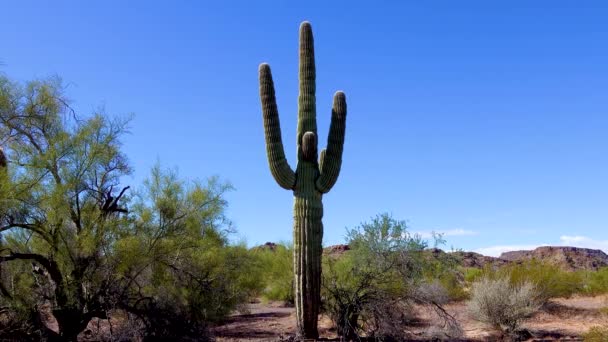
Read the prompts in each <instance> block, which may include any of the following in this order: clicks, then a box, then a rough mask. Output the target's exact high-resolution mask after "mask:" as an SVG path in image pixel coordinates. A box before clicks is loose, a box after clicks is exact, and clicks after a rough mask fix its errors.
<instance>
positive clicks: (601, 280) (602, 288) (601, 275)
mask: <svg viewBox="0 0 608 342" xmlns="http://www.w3.org/2000/svg"><path fill="white" fill-rule="evenodd" d="M579 274H580V277H581V278H582V282H583V285H582V291H581V292H582V293H583V294H587V295H592V296H597V295H601V294H606V293H608V267H602V268H600V269H599V270H597V271H582V272H579Z"/></svg>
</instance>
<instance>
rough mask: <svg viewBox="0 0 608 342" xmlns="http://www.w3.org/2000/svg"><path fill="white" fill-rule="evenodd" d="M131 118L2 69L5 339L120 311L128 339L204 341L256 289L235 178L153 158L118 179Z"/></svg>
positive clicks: (0, 288) (64, 334)
mask: <svg viewBox="0 0 608 342" xmlns="http://www.w3.org/2000/svg"><path fill="white" fill-rule="evenodd" d="M128 122H129V121H128V120H125V119H113V118H110V117H109V116H108V115H106V114H104V113H95V114H93V115H91V116H88V117H81V116H79V115H77V114H76V113H74V111H72V110H71V108H70V107H69V106H68V101H67V100H66V98H65V96H64V94H63V87H62V85H61V82H60V81H59V80H57V79H48V80H41V81H33V82H28V83H27V84H26V85H25V86H20V85H19V84H16V83H13V82H11V81H10V80H8V79H7V78H6V77H0V137H2V141H1V144H2V146H3V147H4V151H3V153H2V154H3V159H4V158H6V160H8V162H7V163H4V162H3V166H2V168H1V170H0V173H1V174H2V177H1V179H0V191H1V193H0V232H2V237H1V240H0V267H1V276H0V293H1V296H0V305H1V306H2V313H1V314H2V316H3V317H2V320H1V321H0V324H1V326H0V332H1V333H2V334H3V337H7V338H18V339H20V340H28V339H29V340H42V339H45V338H52V339H53V340H63V341H74V340H76V339H77V336H78V334H79V333H80V332H82V331H83V330H84V329H85V328H86V326H87V324H88V323H89V322H90V321H91V320H92V319H94V318H100V319H106V318H108V316H109V315H110V313H111V312H113V311H116V310H121V311H123V312H126V313H128V315H127V317H128V319H129V320H131V319H132V320H133V321H134V322H130V323H129V322H127V323H128V324H131V326H132V327H136V328H140V329H136V330H132V331H131V333H132V337H137V336H138V337H139V338H155V339H158V338H178V337H180V338H181V337H187V336H190V337H196V338H197V339H204V336H206V332H205V331H206V327H207V325H208V324H209V323H210V322H215V321H218V320H220V319H222V318H223V317H225V316H226V315H227V314H228V313H230V312H231V311H232V310H233V309H235V308H236V307H237V306H238V305H240V304H241V303H244V302H245V301H246V300H247V299H248V298H249V296H250V295H251V294H253V293H255V292H256V291H257V286H258V283H259V282H258V281H257V279H256V278H255V275H254V274H252V273H251V272H252V271H251V270H252V269H253V268H252V267H251V265H252V264H253V263H254V261H255V259H254V258H252V256H251V254H250V253H249V252H248V250H247V248H245V246H243V245H232V244H230V243H229V239H228V233H229V232H230V224H229V222H228V220H227V218H226V217H225V215H224V212H225V209H226V206H227V202H226V200H225V198H224V195H225V193H226V191H228V190H230V186H229V185H228V184H225V183H223V182H221V181H220V180H219V179H217V178H210V179H208V180H207V181H204V182H195V183H192V184H189V183H187V182H184V181H182V180H180V179H179V177H178V176H177V174H176V173H175V172H171V171H166V170H163V169H161V168H160V167H155V168H154V169H153V170H152V173H151V176H150V177H149V178H148V180H147V181H146V182H145V184H144V185H143V187H142V188H141V189H140V190H135V189H131V188H130V187H129V186H122V187H121V186H120V184H121V181H123V180H124V179H125V178H124V176H125V175H128V174H129V173H130V172H131V168H130V165H129V162H128V159H127V157H126V156H125V155H124V153H123V152H122V151H121V137H122V136H123V135H124V134H125V133H126V131H127V128H128V126H127V125H128ZM132 190H135V191H132ZM49 315H52V317H53V319H54V320H56V325H57V328H56V329H51V328H50V327H49V324H50V322H49V321H48V316H49ZM127 323H125V324H127Z"/></svg>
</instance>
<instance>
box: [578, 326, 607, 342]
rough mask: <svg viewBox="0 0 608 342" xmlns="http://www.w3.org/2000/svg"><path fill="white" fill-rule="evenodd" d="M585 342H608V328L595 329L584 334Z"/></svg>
mask: <svg viewBox="0 0 608 342" xmlns="http://www.w3.org/2000/svg"><path fill="white" fill-rule="evenodd" d="M583 339H584V341H585V342H605V341H608V328H606V327H593V328H591V329H589V331H587V332H586V333H585V334H583Z"/></svg>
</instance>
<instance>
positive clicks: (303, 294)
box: [259, 22, 346, 338]
mask: <svg viewBox="0 0 608 342" xmlns="http://www.w3.org/2000/svg"><path fill="white" fill-rule="evenodd" d="M259 71H260V97H261V100H262V112H263V117H264V132H265V136H266V154H267V156H268V163H269V165H270V172H271V173H272V176H273V177H274V179H275V180H276V181H277V183H278V184H279V185H280V186H281V187H282V188H285V189H287V190H293V194H294V197H295V198H294V214H293V216H294V227H293V242H294V255H293V260H294V261H293V265H294V276H295V304H296V315H297V326H298V335H299V336H300V337H303V338H317V337H318V332H317V317H318V315H319V304H320V301H321V295H320V290H321V255H322V252H323V251H322V246H321V241H322V239H323V223H322V221H321V219H322V217H323V203H322V202H321V199H322V197H323V194H324V193H327V192H329V190H330V189H331V188H332V187H333V185H334V184H335V183H336V180H337V179H338V174H339V173H340V166H341V164H342V149H343V145H344V129H345V121H346V97H345V96H344V93H343V92H341V91H338V92H336V94H335V95H334V103H333V109H332V115H331V124H330V127H329V137H328V139H327V149H324V150H323V151H321V155H320V158H319V160H318V161H317V140H318V139H317V120H316V104H315V102H316V101H315V77H316V73H315V56H314V46H313V37H312V28H311V26H310V23H308V22H303V23H302V25H300V94H299V97H298V107H299V108H298V130H297V138H296V143H297V146H298V147H297V153H298V165H297V167H296V170H295V172H294V171H293V170H292V169H291V167H290V166H289V164H288V163H287V160H286V159H285V153H284V151H283V142H282V140H281V127H280V123H279V114H278V110H277V104H276V98H275V93H274V84H273V81H272V75H271V73H270V66H268V64H266V63H263V64H261V65H260V70H259Z"/></svg>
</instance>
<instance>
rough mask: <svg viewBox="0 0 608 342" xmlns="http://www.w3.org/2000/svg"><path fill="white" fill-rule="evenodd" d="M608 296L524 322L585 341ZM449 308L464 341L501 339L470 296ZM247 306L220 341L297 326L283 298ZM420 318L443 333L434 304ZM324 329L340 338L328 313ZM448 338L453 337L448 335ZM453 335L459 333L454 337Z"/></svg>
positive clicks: (568, 301) (537, 335) (600, 320)
mask: <svg viewBox="0 0 608 342" xmlns="http://www.w3.org/2000/svg"><path fill="white" fill-rule="evenodd" d="M606 306H608V296H597V297H573V298H558V299H554V300H551V301H550V302H549V303H548V304H547V305H545V307H543V309H542V310H540V311H539V312H537V313H536V314H535V315H534V316H532V317H531V318H529V319H528V320H527V321H526V322H525V324H524V328H525V329H526V330H528V332H529V333H530V337H529V338H527V341H582V338H581V334H583V333H585V332H586V331H588V330H589V329H590V328H591V327H594V326H598V325H604V326H606V325H608V314H606V311H605V310H602V308H605V307H606ZM446 309H447V311H448V312H449V313H450V314H451V315H453V316H454V317H456V318H457V320H458V322H459V323H460V325H461V328H462V330H463V334H464V336H463V337H462V338H461V339H459V341H496V340H500V339H501V336H500V334H499V333H497V332H496V331H493V329H492V328H491V327H490V326H487V325H485V324H483V323H480V322H476V321H475V320H473V319H472V318H471V317H470V316H469V314H468V312H467V308H466V303H465V302H457V303H452V304H449V305H448V306H447V307H446ZM245 311H248V312H241V313H235V314H233V315H232V316H231V317H230V318H229V319H228V320H227V321H226V322H224V323H223V324H222V325H219V326H217V327H214V328H213V332H214V334H215V335H216V337H217V341H220V342H231V341H281V340H286V339H287V338H289V337H290V336H292V335H293V333H294V331H295V325H296V322H295V312H294V308H291V307H287V306H285V305H284V304H283V303H280V302H267V303H263V302H256V303H250V304H249V305H248V307H247V308H246V310H245ZM416 311H417V313H416V316H417V317H418V322H417V324H414V325H413V326H412V327H408V329H409V330H410V331H411V333H412V341H425V340H433V339H434V338H435V339H436V338H438V337H441V335H442V330H443V329H444V328H443V327H442V325H441V321H440V320H439V319H438V317H437V316H436V315H435V314H434V313H433V310H430V309H429V308H424V307H417V308H416ZM319 333H320V335H321V337H322V338H323V339H329V340H331V339H336V337H337V336H336V334H335V330H334V329H333V328H332V324H331V321H330V320H329V318H328V317H326V316H323V315H322V316H321V317H320V318H319ZM444 339H445V340H450V339H449V338H446V337H444ZM452 340H454V339H452Z"/></svg>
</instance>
